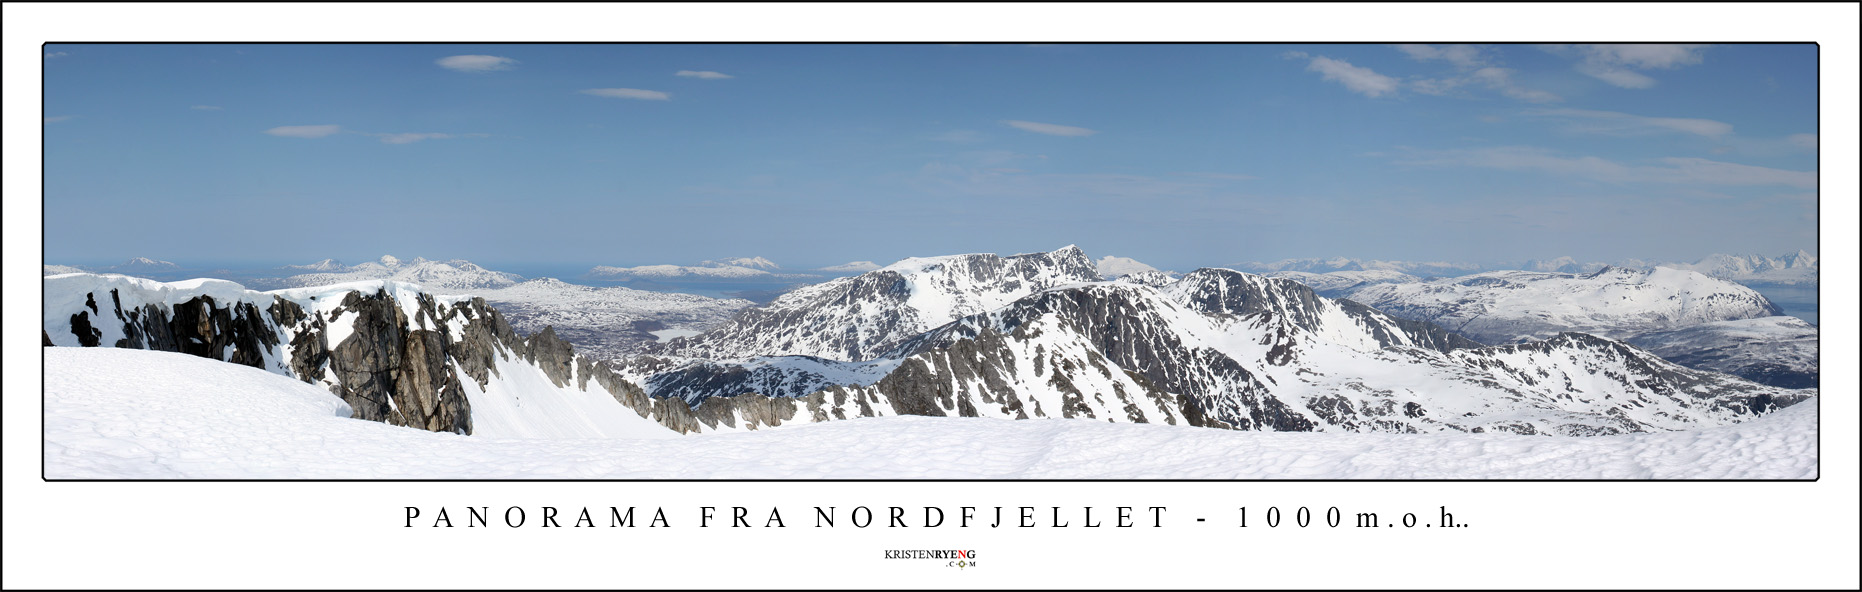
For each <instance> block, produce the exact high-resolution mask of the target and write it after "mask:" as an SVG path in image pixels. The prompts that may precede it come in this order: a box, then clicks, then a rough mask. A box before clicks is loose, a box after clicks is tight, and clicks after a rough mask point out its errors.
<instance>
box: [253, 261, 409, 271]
mask: <svg viewBox="0 0 1862 592" xmlns="http://www.w3.org/2000/svg"><path fill="white" fill-rule="evenodd" d="M395 263H396V264H397V265H399V264H400V261H399V260H395ZM279 269H284V270H289V271H321V272H326V273H334V272H340V271H343V270H346V269H349V266H347V265H343V262H341V261H337V260H335V259H324V260H322V261H318V262H316V263H311V264H308V265H286V266H283V267H280V268H279Z"/></svg>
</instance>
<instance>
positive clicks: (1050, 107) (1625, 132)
mask: <svg viewBox="0 0 1862 592" xmlns="http://www.w3.org/2000/svg"><path fill="white" fill-rule="evenodd" d="M44 53H45V59H44V68H45V70H44V81H45V92H44V96H45V104H46V107H45V113H44V116H45V124H44V125H45V144H44V145H45V163H46V164H45V173H46V180H45V228H46V255H45V257H46V262H48V263H64V264H87V263H110V262H117V261H120V260H122V259H125V258H128V257H131V256H148V257H155V258H158V259H167V260H171V261H176V262H178V263H182V264H184V265H188V264H207V263H213V264H227V263H238V262H264V263H302V262H309V261H315V260H318V259H323V258H326V257H335V258H338V259H342V260H344V261H348V262H351V263H354V262H359V261H365V260H371V259H374V258H376V257H378V256H380V255H381V254H384V253H391V254H394V255H396V256H400V257H403V258H411V257H414V256H424V257H427V258H433V259H451V258H464V259H470V260H473V261H476V262H480V263H484V264H487V265H491V266H493V267H497V266H501V265H502V266H515V265H528V264H541V263H552V264H577V265H580V264H590V265H592V264H606V265H639V264H655V263H695V262H697V261H700V260H705V259H715V258H721V257H729V256H753V255H754V256H764V257H768V258H770V259H773V260H775V261H777V262H778V263H781V264H783V265H784V266H786V267H790V268H807V267H816V266H822V265H830V264H837V263H843V262H846V261H851V260H873V261H879V262H881V263H885V262H889V261H892V260H896V259H899V258H903V257H907V256H921V255H937V254H950V253H964V252H999V253H1011V252H1027V251H1036V250H1050V249H1053V248H1057V247H1060V246H1063V245H1066V244H1070V243H1071V244H1078V245H1080V246H1081V247H1082V248H1084V249H1086V251H1087V252H1088V253H1089V254H1091V255H1093V256H1095V257H1098V256H1104V255H1119V256H1127V257H1133V258H1136V259H1139V260H1141V261H1145V262H1148V263H1151V264H1153V265H1157V266H1159V267H1169V268H1178V269H1189V268H1194V267H1197V266H1204V265H1222V264H1228V263H1233V262H1239V261H1249V260H1260V261H1269V260H1276V259H1281V258H1288V257H1330V256H1347V257H1359V258H1375V259H1403V260H1446V261H1469V262H1493V261H1502V260H1509V259H1528V258H1552V257H1558V256H1565V255H1569V256H1574V257H1577V258H1578V259H1580V260H1617V259H1622V258H1629V257H1634V258H1642V259H1653V260H1693V259H1697V258H1699V257H1701V256H1704V255H1707V254H1710V253H1716V252H1722V253H1764V254H1781V253H1785V252H1794V251H1796V250H1798V249H1806V250H1810V251H1813V252H1814V251H1816V250H1817V245H1816V238H1817V237H1816V213H1817V209H1816V208H1817V187H1816V179H1817V177H1816V172H1817V153H1816V146H1817V140H1816V138H1817V136H1816V134H1817V131H1818V130H1817V112H1816V109H1817V95H1816V91H1817V77H1816V65H1817V47H1816V46H1814V45H1713V46H1678V45H1635V46H1585V45H1570V46H1539V45H1497V46H1496V45H1485V46H1460V45H1428V46H1398V45H1032V46H1031V45H1025V44H979V45H935V44H925V45H721V44H720V45H709V44H683V45H534V44H511V45H501V44H473V45H428V44H407V45H87V44H52V45H46V46H45V47H44ZM79 227H81V228H84V229H85V231H84V232H65V231H63V229H68V228H79Z"/></svg>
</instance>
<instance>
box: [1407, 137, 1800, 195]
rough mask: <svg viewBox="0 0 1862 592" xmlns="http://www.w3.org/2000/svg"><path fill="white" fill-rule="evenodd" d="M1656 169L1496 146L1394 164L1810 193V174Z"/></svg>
mask: <svg viewBox="0 0 1862 592" xmlns="http://www.w3.org/2000/svg"><path fill="white" fill-rule="evenodd" d="M1653 162H1654V163H1657V164H1642V165H1627V164H1622V163H1618V162H1615V161H1611V160H1606V159H1602V158H1598V157H1595V156H1579V157H1568V156H1560V155H1558V154H1554V153H1552V152H1551V151H1549V150H1545V149H1542V148H1533V147H1527V146H1502V147H1493V148H1473V149H1460V150H1414V151H1411V153H1410V154H1409V155H1408V156H1407V157H1405V158H1402V159H1399V160H1397V161H1396V164H1401V165H1410V166H1459V167H1476V168H1489V169H1498V170H1507V171H1532V172H1540V173H1548V174H1554V175H1562V176H1568V177H1574V178H1579V179H1585V180H1590V181H1599V182H1604V183H1662V184H1675V185H1758V186H1763V185H1784V186H1788V187H1798V188H1805V189H1811V188H1815V187H1816V186H1817V173H1816V171H1788V170H1783V169H1774V168H1767V167H1759V166H1751V165H1743V164H1737V163H1730V162H1719V161H1713V160H1707V159H1704V158H1676V157H1670V158H1658V159H1654V161H1653Z"/></svg>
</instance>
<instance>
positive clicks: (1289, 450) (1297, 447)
mask: <svg viewBox="0 0 1862 592" xmlns="http://www.w3.org/2000/svg"><path fill="white" fill-rule="evenodd" d="M348 415H349V409H348V408H347V406H346V405H345V404H344V403H343V402H342V400H341V399H338V398H336V397H335V396H333V395H331V394H330V393H328V392H326V391H323V390H321V389H319V388H317V387H315V386H312V385H308V384H304V383H302V382H299V381H296V380H292V379H290V378H288V377H284V376H279V375H276V374H272V373H268V372H264V371H261V370H257V369H254V368H247V367H244V366H238V365H233V364H225V363H221V362H216V361H213V360H208V359H203V358H197V357H193V356H186V355H181V354H174V353H166V352H149V351H140V350H122V349H114V348H85V349H79V348H48V349H46V350H45V477H47V478H51V479H123V478H132V479H189V478H195V479H200V478H231V479H262V478H286V479H383V478H415V479H423V478H434V479H485V478H537V479H583V478H618V479H722V478H735V479H745V478H750V479H755V478H773V479H833V478H867V479H871V478H877V479H953V478H954V479H964V478H982V479H1024V478H1044V479H1054V478H1060V479H1132V478H1161V479H1273V478H1305V479H1438V478H1439V479H1813V478H1816V477H1817V475H1818V471H1817V421H1816V419H1817V406H1816V402H1815V401H1814V400H1813V401H1810V402H1807V403H1804V404H1801V405H1798V406H1795V407H1792V408H1789V409H1785V410H1782V411H1780V412H1778V413H1776V414H1773V415H1771V416H1768V417H1765V418H1761V419H1758V420H1754V421H1751V422H1747V423H1742V424H1737V425H1731V426H1723V427H1716V428H1708V429H1702V430H1693V431H1684V432H1664V433H1650V434H1633V435H1625V436H1604V437H1596V438H1544V437H1531V436H1517V435H1510V434H1454V433H1438V434H1323V433H1252V432H1229V431H1221V430H1207V429H1198V428H1187V427H1178V426H1166V425H1156V424H1151V425H1134V424H1109V423H1103V422H1096V421H1083V420H1040V421H1000V420H992V419H977V418H942V417H890V418H868V419H854V420H848V421H834V422H827V423H821V424H812V425H804V426H797V427H793V428H784V429H778V430H768V431H758V432H745V433H733V434H710V435H698V436H687V437H682V438H674V439H664V440H638V439H607V440H596V439H518V438H493V437H480V436H472V437H465V436H458V435H454V434H443V433H433V432H425V431H420V430H415V429H409V428H402V427H395V426H389V425H385V424H381V423H375V422H368V421H360V420H355V419H350V418H349V417H348ZM771 451H781V453H780V454H771V453H770V452H771Z"/></svg>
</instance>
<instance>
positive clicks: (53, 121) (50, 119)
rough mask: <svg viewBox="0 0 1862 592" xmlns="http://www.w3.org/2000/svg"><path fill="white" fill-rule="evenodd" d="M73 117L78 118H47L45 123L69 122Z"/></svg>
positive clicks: (66, 116) (61, 116) (65, 116)
mask: <svg viewBox="0 0 1862 592" xmlns="http://www.w3.org/2000/svg"><path fill="white" fill-rule="evenodd" d="M73 117H77V116H76V115H55V116H52V117H47V118H45V123H58V122H60V121H69V120H70V119H71V118H73Z"/></svg>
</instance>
